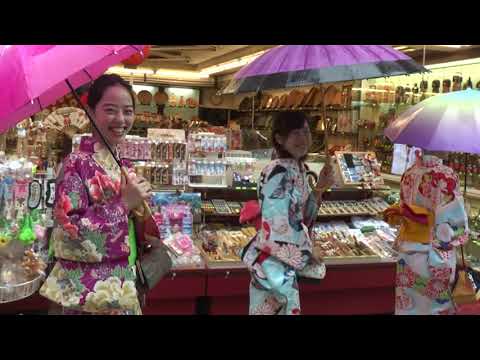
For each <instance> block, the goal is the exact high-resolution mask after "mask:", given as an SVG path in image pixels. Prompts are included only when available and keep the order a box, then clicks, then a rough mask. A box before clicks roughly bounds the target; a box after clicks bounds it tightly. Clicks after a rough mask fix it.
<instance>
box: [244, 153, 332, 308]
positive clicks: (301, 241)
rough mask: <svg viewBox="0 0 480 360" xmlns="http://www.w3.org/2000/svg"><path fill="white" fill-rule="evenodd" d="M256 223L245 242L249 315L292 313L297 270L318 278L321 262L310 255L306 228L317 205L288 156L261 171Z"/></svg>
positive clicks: (302, 171) (296, 295)
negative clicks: (255, 232) (248, 284)
mask: <svg viewBox="0 0 480 360" xmlns="http://www.w3.org/2000/svg"><path fill="white" fill-rule="evenodd" d="M258 199H259V205H260V208H261V226H260V229H259V230H258V232H257V235H256V237H255V238H253V239H252V241H251V242H250V243H249V244H248V245H247V246H246V247H245V249H244V251H243V254H242V260H243V261H244V262H245V263H246V264H247V266H248V268H249V270H250V272H251V276H252V280H251V283H250V310H249V313H250V314H251V315H274V314H282V315H298V314H300V298H299V291H298V283H297V275H300V276H306V277H311V278H317V279H322V278H323V277H324V276H325V266H324V265H323V263H317V262H315V261H314V259H313V257H312V242H311V240H310V234H309V228H310V227H311V226H312V225H313V222H314V221H315V219H316V215H317V211H318V207H317V204H316V200H315V198H314V196H313V194H312V193H311V190H310V187H309V185H308V182H307V177H306V171H305V169H304V168H303V167H302V168H300V167H299V164H298V162H297V161H295V160H293V159H277V160H274V161H273V162H272V163H270V164H269V165H268V166H267V167H265V169H264V170H263V171H262V173H261V177H260V181H259V187H258Z"/></svg>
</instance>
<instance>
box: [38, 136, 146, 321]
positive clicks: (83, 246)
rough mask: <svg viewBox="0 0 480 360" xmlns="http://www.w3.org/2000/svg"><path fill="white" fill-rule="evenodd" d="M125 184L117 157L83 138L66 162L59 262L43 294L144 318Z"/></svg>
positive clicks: (58, 219) (57, 211) (58, 212)
mask: <svg viewBox="0 0 480 360" xmlns="http://www.w3.org/2000/svg"><path fill="white" fill-rule="evenodd" d="M122 165H123V166H125V167H127V168H128V169H129V172H132V171H133V170H132V167H131V165H130V164H129V163H128V162H126V161H124V160H122ZM120 181H121V180H120V169H119V167H118V165H117V164H116V163H115V161H114V159H113V157H112V156H111V154H110V153H109V152H108V150H107V149H106V148H105V147H104V146H102V145H101V144H100V143H98V142H96V140H94V139H93V138H86V137H84V138H82V142H81V144H80V149H79V151H78V152H74V153H72V154H70V155H69V156H68V157H67V158H66V159H65V160H64V162H63V168H62V170H61V172H60V175H59V177H58V178H57V186H56V197H55V207H54V215H55V228H54V230H53V234H52V239H51V241H53V244H52V246H53V249H54V255H55V257H56V258H57V260H58V261H57V262H56V264H55V266H54V268H53V270H52V272H51V273H50V275H49V276H48V278H47V280H46V281H45V283H44V285H43V286H42V288H41V289H40V294H41V295H43V296H45V297H47V298H48V299H50V300H51V301H54V302H55V303H57V304H60V305H62V306H63V307H65V308H68V309H69V310H73V311H75V310H80V311H83V312H89V313H121V314H141V310H140V304H139V300H138V296H137V289H136V287H135V280H136V274H135V267H134V266H133V264H132V261H130V262H129V256H130V244H129V225H128V224H129V222H128V215H129V214H128V213H129V212H128V209H127V207H126V206H125V204H124V203H123V202H122V201H121V198H120Z"/></svg>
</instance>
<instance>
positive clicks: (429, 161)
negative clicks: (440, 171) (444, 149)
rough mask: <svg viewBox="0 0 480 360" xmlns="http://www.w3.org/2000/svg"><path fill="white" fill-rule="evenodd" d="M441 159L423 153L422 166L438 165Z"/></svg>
mask: <svg viewBox="0 0 480 360" xmlns="http://www.w3.org/2000/svg"><path fill="white" fill-rule="evenodd" d="M442 164H443V162H442V159H440V158H438V157H436V156H433V155H424V156H423V157H422V166H425V167H427V168H432V167H435V166H438V165H442Z"/></svg>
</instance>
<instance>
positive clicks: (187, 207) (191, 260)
mask: <svg viewBox="0 0 480 360" xmlns="http://www.w3.org/2000/svg"><path fill="white" fill-rule="evenodd" d="M152 202H153V204H154V207H153V209H152V210H153V213H154V217H155V219H156V222H157V224H160V225H159V228H160V238H161V240H162V241H163V243H164V244H165V245H167V246H168V247H169V248H170V249H172V250H173V251H174V252H175V254H176V255H177V256H176V257H174V258H173V259H172V261H173V265H174V267H176V268H179V267H192V266H193V267H201V266H202V265H203V259H202V257H201V255H200V250H199V249H198V248H197V247H196V246H195V244H194V243H193V240H192V238H193V211H195V210H199V209H200V206H201V202H200V194H197V193H173V192H161V193H160V192H158V193H154V194H153V198H152Z"/></svg>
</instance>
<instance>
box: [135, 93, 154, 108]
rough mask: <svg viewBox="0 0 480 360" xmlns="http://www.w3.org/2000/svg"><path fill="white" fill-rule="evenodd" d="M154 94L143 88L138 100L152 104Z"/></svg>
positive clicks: (145, 103)
mask: <svg viewBox="0 0 480 360" xmlns="http://www.w3.org/2000/svg"><path fill="white" fill-rule="evenodd" d="M152 99H153V96H152V94H151V93H150V92H149V91H147V90H142V91H140V92H139V93H138V100H140V104H142V105H150V104H151V103H152Z"/></svg>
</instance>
